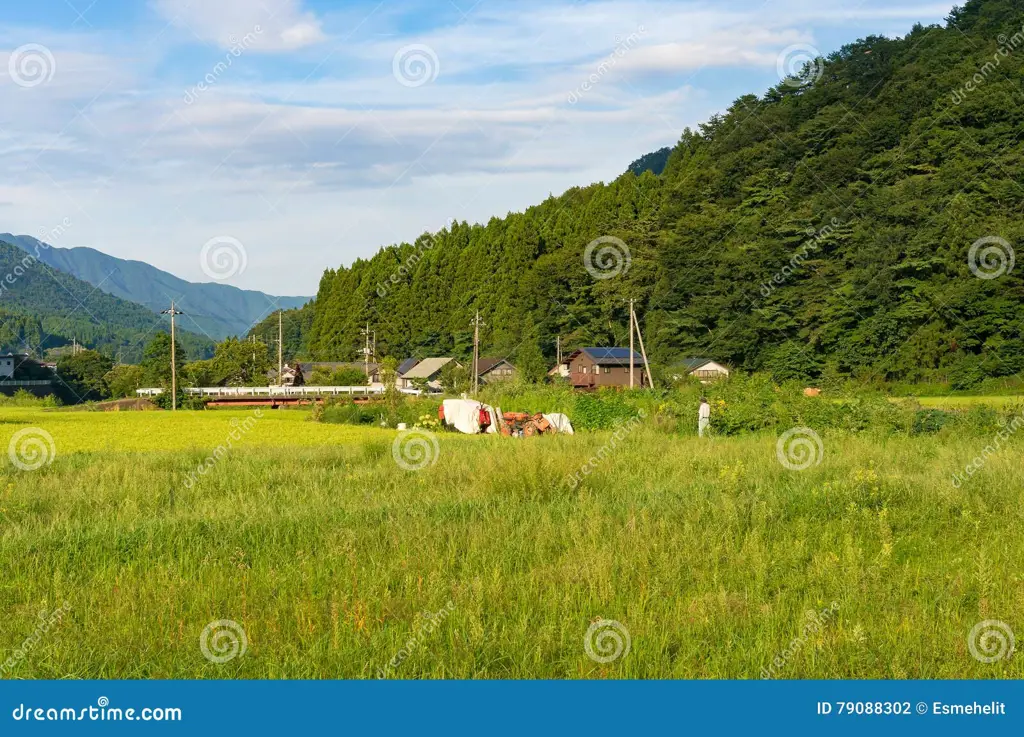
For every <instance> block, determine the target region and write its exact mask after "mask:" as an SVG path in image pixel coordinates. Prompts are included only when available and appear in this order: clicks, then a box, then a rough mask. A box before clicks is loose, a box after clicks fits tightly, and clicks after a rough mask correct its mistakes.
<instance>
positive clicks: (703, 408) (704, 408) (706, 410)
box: [697, 403, 711, 420]
mask: <svg viewBox="0 0 1024 737" xmlns="http://www.w3.org/2000/svg"><path fill="white" fill-rule="evenodd" d="M697 417H699V418H700V419H702V420H706V419H708V418H709V417H711V405H710V404H705V403H701V405H700V410H699V411H698V412H697Z"/></svg>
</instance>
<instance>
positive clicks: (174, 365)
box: [160, 299, 185, 410]
mask: <svg viewBox="0 0 1024 737" xmlns="http://www.w3.org/2000/svg"><path fill="white" fill-rule="evenodd" d="M160 314H161V315H170V316H171V409H172V410H176V409H178V362H177V360H176V359H177V355H175V352H174V316H175V315H183V314H185V313H183V312H180V311H179V310H176V309H174V300H173V299H172V300H171V309H169V310H160Z"/></svg>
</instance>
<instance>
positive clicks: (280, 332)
mask: <svg viewBox="0 0 1024 737" xmlns="http://www.w3.org/2000/svg"><path fill="white" fill-rule="evenodd" d="M283 312H284V310H278V311H277V385H278V386H281V385H282V384H284V318H283V317H282V314H283Z"/></svg>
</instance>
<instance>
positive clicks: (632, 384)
mask: <svg viewBox="0 0 1024 737" xmlns="http://www.w3.org/2000/svg"><path fill="white" fill-rule="evenodd" d="M633 355H634V354H633V300H632V299H630V300H629V388H630V389H632V388H633V386H634V383H633V363H634V361H633Z"/></svg>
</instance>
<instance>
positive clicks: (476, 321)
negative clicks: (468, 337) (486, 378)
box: [473, 310, 483, 396]
mask: <svg viewBox="0 0 1024 737" xmlns="http://www.w3.org/2000/svg"><path fill="white" fill-rule="evenodd" d="M481 325H483V323H482V322H481V321H480V310H477V311H476V317H474V318H473V395H474V396H475V395H476V393H477V391H479V389H480V326H481Z"/></svg>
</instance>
